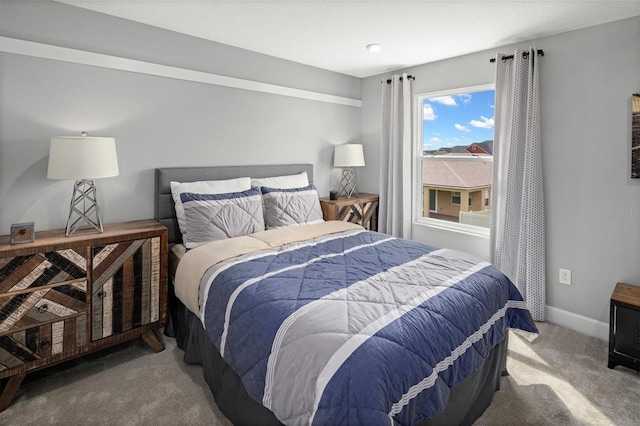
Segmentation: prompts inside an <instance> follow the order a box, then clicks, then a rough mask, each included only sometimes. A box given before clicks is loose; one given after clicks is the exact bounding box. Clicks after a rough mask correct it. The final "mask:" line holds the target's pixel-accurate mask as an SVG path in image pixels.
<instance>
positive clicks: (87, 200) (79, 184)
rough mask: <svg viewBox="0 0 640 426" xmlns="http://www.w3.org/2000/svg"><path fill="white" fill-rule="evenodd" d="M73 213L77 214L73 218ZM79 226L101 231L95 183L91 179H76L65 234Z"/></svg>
mask: <svg viewBox="0 0 640 426" xmlns="http://www.w3.org/2000/svg"><path fill="white" fill-rule="evenodd" d="M74 214H75V215H77V217H76V218H75V219H74ZM80 228H89V229H90V228H95V229H96V230H97V231H98V232H102V231H103V229H102V220H100V207H98V199H97V197H96V185H95V184H94V183H93V181H92V180H84V179H83V180H77V181H76V183H75V185H74V186H73V195H72V196H71V205H70V207H69V218H68V219H67V227H66V230H65V235H66V236H67V237H68V236H70V235H71V234H73V233H74V232H75V231H77V230H78V229H80Z"/></svg>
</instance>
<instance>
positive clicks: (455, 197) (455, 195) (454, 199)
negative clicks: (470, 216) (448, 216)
mask: <svg viewBox="0 0 640 426" xmlns="http://www.w3.org/2000/svg"><path fill="white" fill-rule="evenodd" d="M451 204H460V193H459V192H452V193H451Z"/></svg>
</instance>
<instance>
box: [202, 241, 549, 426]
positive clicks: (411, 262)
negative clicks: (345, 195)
mask: <svg viewBox="0 0 640 426" xmlns="http://www.w3.org/2000/svg"><path fill="white" fill-rule="evenodd" d="M200 291H201V295H200V301H201V315H202V318H201V319H202V322H203V324H204V327H205V329H206V331H207V333H208V335H209V337H210V338H211V339H212V341H213V342H214V343H215V344H216V346H217V347H218V349H219V350H220V353H221V354H222V356H223V358H224V359H225V360H226V362H227V363H228V364H229V365H230V366H231V367H232V368H233V369H234V370H235V371H236V373H238V375H239V376H240V377H241V378H242V381H243V383H244V385H245V387H246V390H247V391H248V393H249V395H250V396H251V397H252V398H254V399H255V400H257V401H259V402H261V403H262V404H263V405H264V406H266V407H267V408H269V409H270V410H271V411H272V412H273V413H274V414H275V415H276V417H278V419H280V421H282V422H283V423H285V424H307V425H309V424H317V425H335V424H349V425H356V424H363V425H382V424H401V425H410V424H415V423H417V422H418V421H420V420H421V419H425V418H429V417H432V416H434V415H437V414H438V413H440V412H441V411H442V410H443V409H444V407H445V405H446V403H447V399H448V395H449V390H450V389H451V387H452V386H454V385H455V384H456V383H459V382H461V381H463V380H464V379H466V378H467V377H469V376H470V375H471V374H472V373H473V372H474V371H475V370H476V369H477V368H479V367H480V365H481V364H482V362H483V360H484V359H485V358H486V357H487V356H488V355H489V353H490V351H491V350H492V348H493V347H494V346H496V345H497V344H498V343H500V342H501V341H502V340H503V339H504V338H505V335H506V333H507V331H508V329H509V328H517V329H521V330H524V331H526V332H531V333H536V332H537V330H536V327H535V324H534V323H533V321H532V319H531V316H530V315H529V312H528V310H527V308H526V305H525V303H524V302H523V301H522V296H521V295H520V293H519V292H518V290H517V289H516V288H515V286H514V285H513V284H512V283H511V282H510V281H509V279H508V278H507V277H506V276H505V275H503V274H502V273H501V272H500V271H498V270H497V269H496V268H495V267H494V266H492V265H491V264H489V263H487V262H483V261H481V260H479V259H477V258H474V257H472V256H471V255H468V254H465V253H461V252H457V251H452V250H443V249H437V248H435V247H431V246H427V245H424V244H421V243H418V242H414V241H408V240H403V239H398V238H393V237H390V236H388V235H384V234H380V233H376V232H369V231H364V230H350V231H345V232H341V233H336V234H330V235H325V236H322V237H320V238H315V239H312V240H308V241H303V242H297V243H292V244H288V245H284V246H280V247H277V248H274V249H268V250H263V251H258V252H255V253H250V254H247V255H243V256H239V257H235V258H232V259H229V260H227V261H224V262H221V263H219V264H217V265H214V266H213V267H211V268H210V269H209V270H208V272H207V273H206V274H205V276H204V277H203V279H202V282H201V285H200Z"/></svg>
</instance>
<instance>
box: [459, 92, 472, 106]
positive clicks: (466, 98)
mask: <svg viewBox="0 0 640 426" xmlns="http://www.w3.org/2000/svg"><path fill="white" fill-rule="evenodd" d="M458 97H459V98H460V99H462V103H463V104H468V103H469V102H471V94H470V93H464V94H462V95H458Z"/></svg>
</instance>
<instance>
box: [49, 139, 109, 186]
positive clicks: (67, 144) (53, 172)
mask: <svg viewBox="0 0 640 426" xmlns="http://www.w3.org/2000/svg"><path fill="white" fill-rule="evenodd" d="M118 174H120V172H119V170H118V156H117V154H116V141H115V139H114V138H98V137H92V136H87V137H83V136H60V137H56V138H52V139H51V146H50V148H49V169H48V172H47V177H48V178H49V179H73V180H80V179H87V180H90V179H98V178H106V177H111V176H118Z"/></svg>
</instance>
